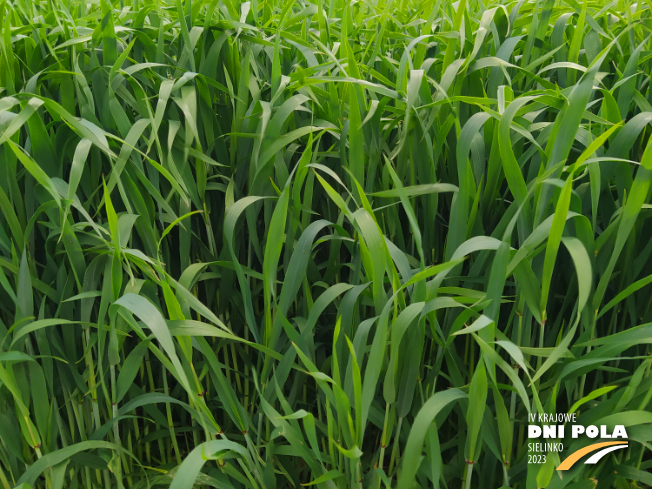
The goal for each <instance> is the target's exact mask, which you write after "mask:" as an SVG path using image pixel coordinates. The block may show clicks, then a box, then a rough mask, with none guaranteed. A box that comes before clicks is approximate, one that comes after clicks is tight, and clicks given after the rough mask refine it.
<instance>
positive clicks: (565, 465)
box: [557, 441, 627, 470]
mask: <svg viewBox="0 0 652 489" xmlns="http://www.w3.org/2000/svg"><path fill="white" fill-rule="evenodd" d="M611 445H627V442H626V441H605V442H602V443H594V444H593V445H589V446H588V447H584V448H580V449H579V450H578V451H576V452H573V453H571V454H570V455H569V456H568V457H566V460H564V461H563V462H562V463H561V464H560V465H559V467H557V470H568V469H570V468H571V467H572V466H573V465H575V462H577V461H578V460H579V459H581V458H582V457H583V456H584V455H586V454H587V453H591V452H594V451H595V450H597V449H598V448H602V447H608V446H611Z"/></svg>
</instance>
